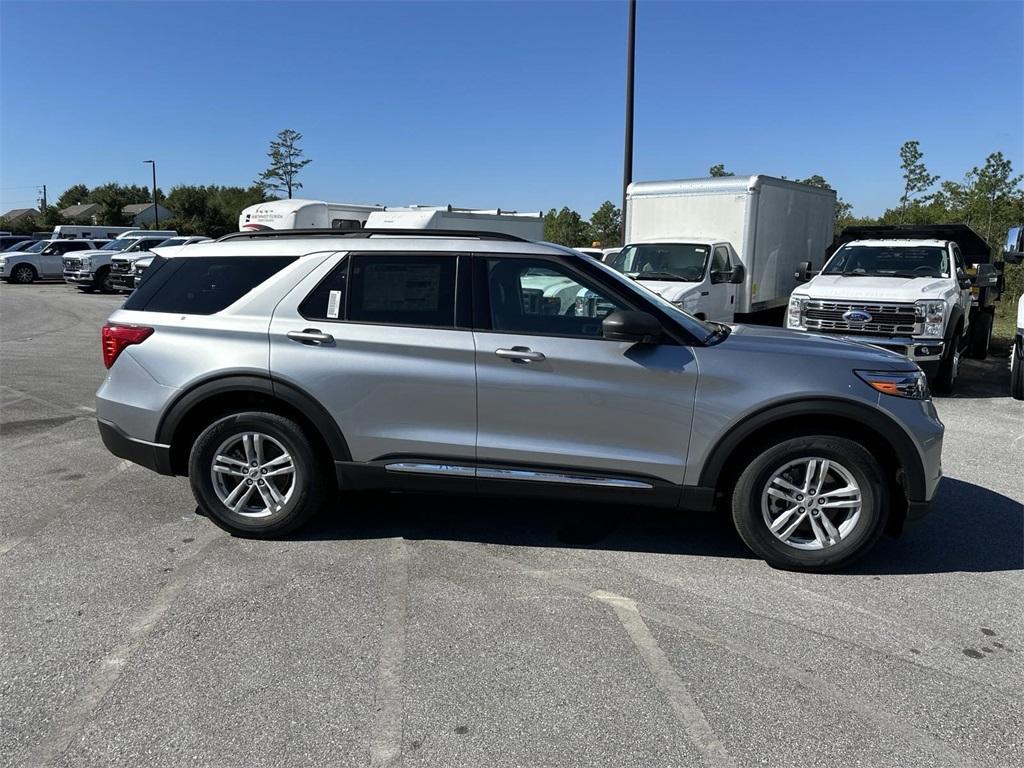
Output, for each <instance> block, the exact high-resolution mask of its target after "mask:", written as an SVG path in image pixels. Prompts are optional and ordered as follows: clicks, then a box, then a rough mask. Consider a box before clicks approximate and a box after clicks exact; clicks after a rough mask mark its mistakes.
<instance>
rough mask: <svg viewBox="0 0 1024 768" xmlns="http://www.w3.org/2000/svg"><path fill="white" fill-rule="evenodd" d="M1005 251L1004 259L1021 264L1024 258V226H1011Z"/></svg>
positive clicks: (1007, 234)
mask: <svg viewBox="0 0 1024 768" xmlns="http://www.w3.org/2000/svg"><path fill="white" fill-rule="evenodd" d="M1003 251H1004V253H1003V259H1004V260H1005V261H1007V262H1009V263H1010V264H1020V263H1021V261H1022V260H1024V227H1011V228H1010V230H1009V231H1008V232H1007V233H1006V245H1005V246H1004V247H1003Z"/></svg>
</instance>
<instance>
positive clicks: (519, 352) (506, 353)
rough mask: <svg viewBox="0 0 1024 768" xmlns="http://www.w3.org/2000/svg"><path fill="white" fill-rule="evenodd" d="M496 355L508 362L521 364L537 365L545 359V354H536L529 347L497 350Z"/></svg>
mask: <svg viewBox="0 0 1024 768" xmlns="http://www.w3.org/2000/svg"><path fill="white" fill-rule="evenodd" d="M494 354H496V355H497V356H498V357H503V358H505V359H506V360H512V361H513V362H520V363H535V362H540V361H541V360H543V359H544V353H543V352H534V351H533V350H532V349H530V348H529V347H512V349H496V350H494Z"/></svg>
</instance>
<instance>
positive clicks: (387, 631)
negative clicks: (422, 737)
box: [370, 538, 409, 768]
mask: <svg viewBox="0 0 1024 768" xmlns="http://www.w3.org/2000/svg"><path fill="white" fill-rule="evenodd" d="M384 590H385V591H384V617H383V618H384V629H383V635H382V637H381V643H380V664H379V666H378V667H377V691H376V694H375V696H374V707H373V709H374V716H373V725H372V727H371V730H370V765H371V766H373V767H374V768H378V767H380V766H392V765H397V764H399V763H400V762H401V758H402V732H403V716H404V710H403V697H404V690H403V683H402V681H403V666H404V664H405V624H406V618H407V616H408V613H409V553H408V549H407V547H406V543H405V540H404V539H401V538H396V539H392V540H391V543H390V545H389V547H388V564H387V575H386V577H385V579H384Z"/></svg>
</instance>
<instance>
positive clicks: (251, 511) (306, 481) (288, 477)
mask: <svg viewBox="0 0 1024 768" xmlns="http://www.w3.org/2000/svg"><path fill="white" fill-rule="evenodd" d="M329 474H330V477H329V476H328V475H329ZM188 475H189V482H190V483H191V485H192V493H193V495H194V496H195V499H196V503H198V504H199V507H200V509H201V511H202V512H203V513H204V514H205V515H206V516H207V517H208V518H210V520H212V521H213V522H214V523H216V524H217V525H218V526H220V527H221V528H223V529H224V530H226V531H228V532H230V533H232V534H234V535H236V536H241V537H244V538H261V539H262V538H274V537H278V536H283V535H285V534H287V533H290V532H292V531H294V530H296V529H297V528H299V527H301V526H302V525H304V524H305V523H306V521H308V520H309V518H310V517H312V516H313V514H314V513H315V512H317V511H318V510H319V509H320V508H321V507H323V505H324V503H325V502H326V500H327V498H328V489H329V487H330V483H331V482H333V473H328V472H327V471H326V470H325V467H324V466H323V463H322V462H320V461H318V459H317V455H316V452H315V451H314V449H313V446H312V445H311V444H310V442H309V439H308V438H307V437H306V435H305V433H304V432H303V431H302V428H301V427H300V426H299V425H298V424H296V423H295V422H294V421H292V420H291V419H286V418H284V417H283V416H278V415H277V414H273V413H262V412H249V413H236V414H233V415H230V416H225V417H223V418H221V419H218V420H217V421H215V422H214V423H213V424H211V425H210V426H208V427H207V428H206V429H205V430H203V432H202V433H201V434H200V435H199V437H198V439H197V440H196V442H195V443H194V444H193V446H192V453H191V455H190V457H189V473H188Z"/></svg>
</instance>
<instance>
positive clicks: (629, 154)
mask: <svg viewBox="0 0 1024 768" xmlns="http://www.w3.org/2000/svg"><path fill="white" fill-rule="evenodd" d="M635 53H636V0H629V27H628V32H627V33H626V140H625V156H624V158H623V161H622V244H623V245H625V244H626V189H627V188H628V187H629V183H630V182H631V181H633V63H634V60H635V58H636V56H635Z"/></svg>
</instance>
